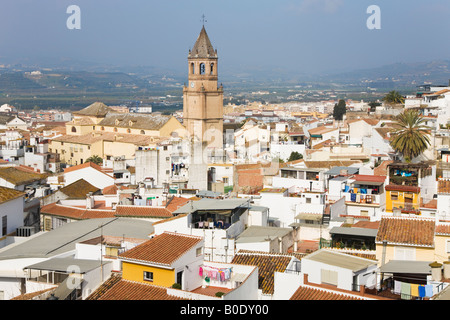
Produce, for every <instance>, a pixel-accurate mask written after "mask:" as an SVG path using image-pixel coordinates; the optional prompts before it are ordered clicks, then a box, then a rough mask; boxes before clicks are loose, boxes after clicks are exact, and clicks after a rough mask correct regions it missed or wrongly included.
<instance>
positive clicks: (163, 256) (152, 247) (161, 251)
mask: <svg viewBox="0 0 450 320" xmlns="http://www.w3.org/2000/svg"><path fill="white" fill-rule="evenodd" d="M202 240H203V237H197V236H191V235H187V234H180V233H173V232H164V233H162V234H160V235H157V236H155V237H154V238H152V239H150V240H148V241H146V242H144V243H142V244H140V245H138V246H136V247H134V248H132V249H130V250H128V251H125V252H124V253H122V254H120V255H119V258H121V259H123V260H127V261H130V260H131V261H136V262H139V261H142V262H150V263H155V264H162V265H168V266H170V265H171V264H172V263H174V262H175V261H176V260H178V259H179V258H180V257H181V256H182V255H184V254H185V253H186V252H188V251H189V250H191V249H192V248H193V247H194V246H195V245H197V244H198V243H199V242H201V241H202Z"/></svg>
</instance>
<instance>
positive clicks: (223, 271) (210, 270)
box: [198, 266, 233, 282]
mask: <svg viewBox="0 0 450 320" xmlns="http://www.w3.org/2000/svg"><path fill="white" fill-rule="evenodd" d="M232 272H233V270H232V268H216V267H210V266H200V267H199V269H198V274H199V276H200V277H205V281H206V282H209V281H210V280H211V279H214V280H219V281H227V280H229V279H230V278H231V273H232Z"/></svg>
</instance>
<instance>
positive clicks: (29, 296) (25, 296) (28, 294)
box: [11, 286, 56, 300]
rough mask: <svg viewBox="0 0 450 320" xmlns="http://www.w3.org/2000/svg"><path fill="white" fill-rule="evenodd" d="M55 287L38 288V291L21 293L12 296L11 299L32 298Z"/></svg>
mask: <svg viewBox="0 0 450 320" xmlns="http://www.w3.org/2000/svg"><path fill="white" fill-rule="evenodd" d="M55 288H56V286H55V287H51V288H47V289H43V290H39V291H35V292H31V293H25V294H21V295H19V296H16V297H14V298H12V299H11V300H32V299H33V298H35V297H38V296H40V295H42V294H44V293H47V292H49V291H52V290H55Z"/></svg>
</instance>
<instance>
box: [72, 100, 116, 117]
mask: <svg viewBox="0 0 450 320" xmlns="http://www.w3.org/2000/svg"><path fill="white" fill-rule="evenodd" d="M111 111H112V109H111V108H109V107H108V106H106V105H105V104H104V103H103V102H94V103H92V104H90V105H88V106H87V107H86V108H83V109H81V110H78V111H74V112H72V113H73V114H75V115H83V116H95V117H103V116H105V115H106V114H107V113H108V112H111Z"/></svg>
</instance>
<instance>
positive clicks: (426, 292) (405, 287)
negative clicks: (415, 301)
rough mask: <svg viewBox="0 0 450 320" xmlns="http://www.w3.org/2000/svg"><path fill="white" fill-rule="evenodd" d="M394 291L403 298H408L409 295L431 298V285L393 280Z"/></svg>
mask: <svg viewBox="0 0 450 320" xmlns="http://www.w3.org/2000/svg"><path fill="white" fill-rule="evenodd" d="M394 293H395V294H399V295H400V296H401V298H402V299H405V300H410V299H411V297H420V298H431V297H432V296H433V285H431V284H427V285H422V284H414V283H409V282H402V281H397V280H395V281H394Z"/></svg>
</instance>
